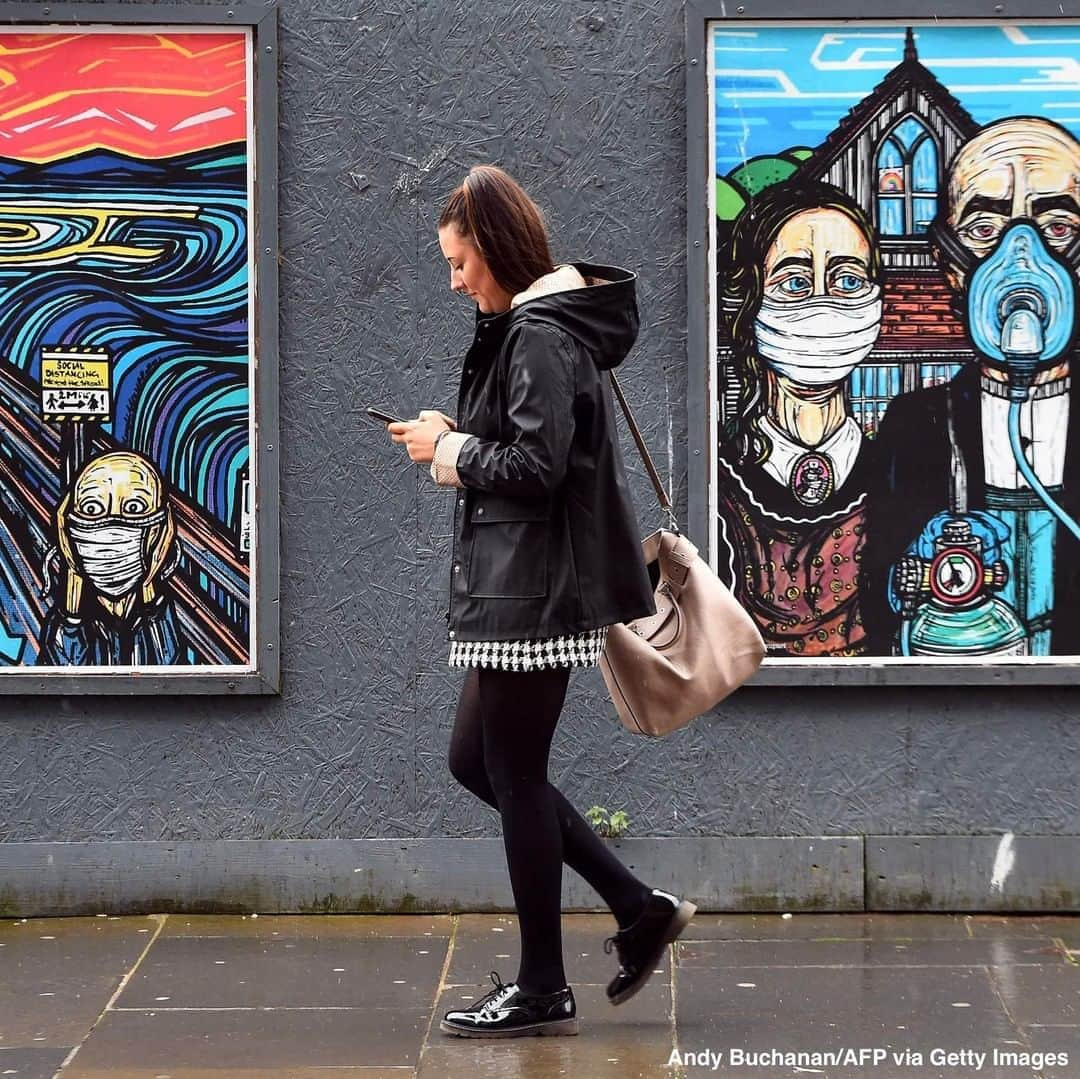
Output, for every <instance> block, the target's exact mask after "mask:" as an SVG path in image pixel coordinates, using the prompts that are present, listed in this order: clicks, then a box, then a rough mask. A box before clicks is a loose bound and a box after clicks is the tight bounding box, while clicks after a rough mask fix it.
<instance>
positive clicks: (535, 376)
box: [389, 165, 696, 1037]
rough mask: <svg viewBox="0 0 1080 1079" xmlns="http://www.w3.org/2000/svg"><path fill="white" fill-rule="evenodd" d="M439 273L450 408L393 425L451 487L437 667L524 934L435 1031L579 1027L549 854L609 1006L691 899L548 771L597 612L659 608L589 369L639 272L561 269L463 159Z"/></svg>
mask: <svg viewBox="0 0 1080 1079" xmlns="http://www.w3.org/2000/svg"><path fill="white" fill-rule="evenodd" d="M438 233H439V246H440V247H441V249H442V253H443V255H444V257H445V258H446V260H447V262H448V263H449V265H450V287H451V288H452V289H453V290H454V291H455V292H459V293H463V294H465V295H467V296H468V297H469V298H470V299H472V300H473V301H475V303H476V328H475V335H474V338H473V343H472V346H471V347H470V349H469V351H468V353H467V354H466V356H465V361H464V365H463V369H462V376H461V385H460V389H459V393H458V420H457V422H455V421H454V420H452V419H451V418H450V417H448V416H445V415H443V414H442V413H441V412H438V411H433V410H425V411H422V412H420V414H419V417H418V418H417V419H416V420H411V421H408V422H406V423H392V424H390V425H389V431H390V432H391V436H392V438H393V439H394V441H395V442H401V443H403V444H404V445H405V447H406V449H407V450H408V453H409V456H410V458H412V460H414V461H417V462H423V463H428V462H430V473H431V476H432V478H433V479H434V481H435V482H436V483H438V484H440V485H442V486H446V487H452V488H456V489H457V491H456V499H455V507H454V549H453V558H452V562H453V564H452V567H451V574H450V606H449V609H448V611H447V614H446V617H447V621H448V630H447V637H448V639H449V642H450V656H449V662H450V665H451V666H452V667H461V668H466V669H467V671H468V673H467V674H466V677H465V682H464V684H463V686H462V689H461V696H460V699H459V701H458V706H457V714H456V717H455V722H454V729H453V733H452V735H451V743H450V755H449V766H450V771H451V773H452V774H453V775H454V777H455V778H456V779H457V780H458V781H459V782H460V783H461V784H462V785H463V786H465V787H466V788H468V789H469V790H470V791H472V793H474V794H475V795H476V796H477V797H478V798H481V799H483V801H485V802H487V803H488V804H489V805H491V806H493V807H494V808H496V809H497V810H498V812H499V816H500V819H501V823H502V830H503V842H504V847H505V850H506V859H507V866H508V869H509V874H510V883H511V887H512V890H513V894H514V903H515V906H516V909H517V915H518V923H519V927H520V932H521V960H520V965H519V968H518V973H517V977H516V978H515V979H514V981H512V982H509V983H504V982H503V981H502V978H501V977H500V975H499V974H498V972H497V971H492V980H493V981H494V983H495V988H494V989H493V990H492V991H491V992H489V993H488V994H487V995H486V996H484V997H482V998H481V999H480V1000H478V1001H476V1002H475V1003H474V1004H473V1006H472V1007H470V1008H468V1009H459V1010H452V1011H448V1012H447V1013H446V1014H445V1015H444V1017H443V1019H442V1022H441V1023H440V1028H441V1029H442V1030H443V1031H445V1032H447V1033H450V1034H458V1035H462V1036H465V1037H515V1036H518V1035H523V1034H576V1033H577V1031H578V1025H577V1009H576V1005H575V1002H574V994H573V991H572V989H571V988H570V986H569V985H567V983H566V973H565V970H564V968H563V956H562V935H561V909H560V907H561V892H562V865H563V862H564V861H565V862H566V864H567V865H569V866H570V867H571V868H572V869H574V870H575V871H577V872H578V873H579V874H581V876H582V877H584V879H585V880H586V881H588V882H589V884H591V885H592V886H593V887H594V888H595V889H596V891H597V892H598V893H599V894H600V895H601V897H602V898H603V899H604V901H605V902H606V903H607V904H608V906H609V907H610V908H611V911H612V913H613V914H614V916H615V920H616V922H617V923H618V926H619V929H618V931H617V932H616V933H615V934H614V935H613V936H611V937H608V938H607V939H606V940H605V942H604V949H605V951H607V952H610V951H611V948H612V946H614V947H615V949H616V950H617V954H618V959H619V969H618V971H617V973H616V974H615V976H614V978H613V979H612V981H611V983H610V984H609V985H608V987H607V996H608V999H609V1000H610V1001H611V1002H612V1003H613V1004H620V1003H622V1001H624V1000H627V999H628V998H629V997H631V996H632V995H633V994H634V993H636V992H637V991H638V990H639V989H640V988H641V987H642V986H643V985H644V984H645V982H646V980H647V979H648V977H649V975H650V974H651V973H652V971H653V968H654V967H655V965H656V962H657V961H658V959H659V957H660V955H661V953H662V952H663V949H664V946H665V945H666V944H667V943H668V942H669V941H672V940H674V939H675V938H676V937H677V936H678V935H679V933H681V932H682V930H683V928H685V926H686V924H687V923H688V922H689V920H690V918H691V916H692V915H693V913H694V911H695V909H696V907H695V906H694V904H693V903H689V902H687V901H685V900H680V899H679V898H678V897H676V896H673V895H670V894H668V893H667V892H663V891H661V890H659V889H655V888H652V889H651V888H649V887H648V885H646V884H645V883H643V882H642V881H640V880H638V878H637V877H635V876H634V875H633V874H632V873H631V872H630V871H629V870H627V869H626V867H625V866H623V865H622V863H621V862H620V861H619V860H618V859H617V858H616V857H615V856H614V855H613V854H612V853H611V851H610V850H609V849H608V848H607V846H606V845H605V844H604V843H603V842H602V841H601V839H600V838H599V836H597V834H596V833H595V831H594V830H593V829H592V828H591V827H590V826H589V824H588V823H587V822H586V821H585V820H584V819H583V818H582V817H581V815H580V814H579V813H578V812H577V811H576V810H575V809H574V807H573V806H572V805H570V803H569V802H568V801H567V800H566V799H565V798H564V797H563V795H562V794H560V792H559V791H558V790H556V789H555V788H554V787H553V786H552V785H551V784H550V783H549V782H548V778H547V763H548V754H549V751H550V748H551V741H552V737H553V735H554V733H555V727H556V725H557V723H558V721H559V715H560V713H561V711H562V706H563V702H564V699H565V696H566V689H567V683H568V680H569V677H570V670H571V669H572V668H573V667H589V666H595V665H597V664H598V663H599V659H600V655H601V653H602V652H603V648H604V643H605V639H606V635H607V627H608V626H610V625H612V624H613V623H616V622H629V621H632V620H633V619H635V618H640V617H642V616H644V615H648V614H653V613H655V610H656V607H655V604H654V602H653V595H652V585H651V583H650V581H649V574H648V570H647V569H646V567H645V564H644V561H643V559H642V555H641V546H640V542H639V539H638V536H639V531H638V525H637V520H636V517H635V514H634V508H633V504H632V502H631V500H630V494H629V488H628V486H627V482H626V476H625V473H624V469H623V462H622V456H621V451H620V449H619V443H618V439H617V435H616V429H615V418H614V407H613V402H612V396H611V390H610V387H609V386H607V385H605V383H606V381H607V379H606V378H605V376H604V373H603V372H604V370H606V369H608V368H611V367H615V366H616V365H618V364H619V363H621V362H622V361H623V360H624V359H625V357H626V355H627V353H628V352H629V351H630V348H631V347H632V346H633V344H634V341H635V339H636V337H637V330H638V313H637V305H636V302H635V297H634V284H635V281H636V277H635V275H634V274H633V273H631V272H629V271H627V270H622V269H618V268H616V267H608V266H598V265H591V264H588V263H580V262H579V263H573V264H566V265H560V266H558V267H556V266H555V265H554V264H553V263H552V260H551V255H550V253H549V247H548V238H547V234H546V230H545V227H544V222H543V218H542V216H541V214H540V211H539V209H538V208H537V206H536V205H535V204H534V203H533V201H532V200H531V199H530V198H529V197H528V195H526V193H525V192H524V191H523V190H522V189H521V187H520V186H519V185H518V184H517V183H515V182H514V180H512V179H511V178H510V177H509V176H508V175H507V174H506V173H505V172H503V171H502V170H501V169H497V168H494V167H493V166H486V165H478V166H476V167H474V168H473V169H471V170H470V172H469V174H468V176H466V178H465V180H464V182H463V183H462V184H461V185H460V186H459V187H458V188H456V189H455V190H454V191H453V192H452V193H451V195H450V197H449V199H448V201H447V203H446V206H445V208H444V210H443V212H442V215H441V217H440V219H439V225H438Z"/></svg>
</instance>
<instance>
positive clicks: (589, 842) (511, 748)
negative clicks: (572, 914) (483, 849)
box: [449, 668, 649, 992]
mask: <svg viewBox="0 0 1080 1079" xmlns="http://www.w3.org/2000/svg"><path fill="white" fill-rule="evenodd" d="M492 675H495V676H496V677H494V678H492V677H490V676H492ZM482 676H483V678H484V689H485V707H484V710H483V711H484V715H486V716H489V717H490V722H489V723H488V728H489V729H490V737H489V739H488V740H485V725H484V722H482V720H481V707H480V680H481V677H482ZM568 678H569V671H568V670H566V669H565V668H563V669H559V668H556V669H555V670H541V671H533V672H528V673H524V672H501V671H489V670H485V671H483V675H481V672H480V671H479V670H477V669H475V668H473V669H471V670H470V671H469V672H468V674H467V676H466V679H465V684H464V685H463V687H462V690H461V696H460V698H459V701H458V709H457V716H456V719H455V723H454V732H453V735H452V737H451V743H450V762H449V763H450V770H451V772H452V773H453V775H454V777H455V778H456V779H457V780H458V781H459V782H460V783H462V785H463V786H465V787H467V788H468V789H469V790H470V791H472V792H473V793H474V794H476V795H477V797H479V798H481V799H482V800H483V801H485V802H487V803H488V804H489V805H492V806H495V807H496V808H499V809H500V815H501V816H503V819H504V825H503V837H504V843H505V844H506V848H507V860H508V863H509V865H510V869H511V883H512V885H514V893H515V901H517V898H518V895H519V885H520V890H521V892H522V893H523V894H526V898H525V904H526V908H527V909H526V910H525V911H522V908H521V903H520V902H519V903H518V914H519V919H520V921H521V925H522V970H521V975H520V977H521V980H522V981H524V983H525V985H526V987H527V988H528V989H530V990H532V991H537V992H539V991H541V989H540V987H541V986H542V985H548V984H551V983H552V982H555V981H558V984H557V985H555V988H559V987H561V985H562V984H563V981H564V980H565V979H564V976H563V974H562V968H561V939H560V940H559V941H553V940H549V941H548V942H547V946H546V948H545V947H544V943H543V940H542V936H543V932H544V931H543V930H538V931H537V932H536V933H535V934H534V933H533V931H532V927H533V926H534V925H536V926H544V925H545V924H547V925H548V926H549V927H550V923H551V917H552V914H551V912H552V910H554V911H555V912H556V916H555V925H556V927H557V929H560V928H561V923H560V920H559V918H560V916H561V910H559V907H560V899H561V894H560V893H561V862H560V863H556V864H555V868H556V869H557V870H558V873H557V875H556V874H555V873H553V872H552V869H551V866H552V859H553V857H554V856H555V855H553V854H552V851H553V850H554V851H555V852H556V853H557V854H559V857H560V858H564V859H565V861H566V863H567V864H568V865H569V866H571V868H573V869H574V870H575V871H576V872H578V873H580V874H581V876H582V877H583V878H584V879H585V880H587V881H588V882H589V883H590V884H591V885H592V886H593V887H594V888H595V889H596V890H597V892H599V893H600V895H601V896H602V897H603V899H604V900H605V902H606V903H607V904H608V906H609V907H611V910H612V913H613V914H614V915H615V917H616V920H617V921H618V923H619V925H620V927H624V926H626V925H629V924H630V923H631V922H633V921H634V919H635V918H636V917H637V916H638V914H639V913H640V911H641V909H642V908H643V906H644V903H645V900H646V898H647V897H648V895H649V889H648V887H647V886H646V885H645V884H643V883H642V882H641V881H640V880H638V879H637V878H636V877H635V876H634V875H633V874H632V873H630V872H629V870H627V869H626V867H625V866H623V865H622V863H621V862H620V861H619V860H618V859H617V858H616V857H615V856H614V855H613V854H612V853H611V851H610V850H609V849H608V847H607V845H606V844H605V843H604V842H603V841H602V840H601V839H600V838H599V837H598V836H597V834H596V832H595V831H594V830H593V829H592V828H591V827H590V826H589V824H588V823H587V822H586V821H585V820H584V819H583V818H582V817H581V816H580V814H578V813H577V811H576V810H575V809H574V808H573V806H571V805H570V803H569V802H567V800H566V799H565V798H564V797H563V795H562V794H561V793H560V792H559V791H557V790H556V789H555V788H554V787H552V786H551V785H550V784H549V783H548V782H547V755H548V751H549V749H550V744H551V737H552V735H553V734H554V729H555V725H556V723H557V722H558V718H559V714H560V712H561V709H562V704H563V701H564V699H565V694H566V684H567V681H568ZM488 742H490V745H491V747H492V748H491V749H488V748H487V747H488ZM488 757H490V758H491V760H492V761H493V762H494V771H495V774H496V777H497V778H496V780H495V782H496V787H502V788H506V789H508V790H509V791H510V792H512V797H511V796H510V795H508V796H507V797H506V798H504V799H503V803H504V805H503V806H500V802H499V798H498V797H497V796H496V793H495V789H493V787H492V782H491V780H490V779H489V778H488V773H489V771H491V770H492V765H490V764H488V763H487V761H488ZM518 775H521V776H522V777H523V779H524V782H518V781H517V780H516V779H515V777H516V776H518ZM518 787H521V788H522V789H523V790H524V802H525V804H526V806H528V805H529V804H534V803H535V804H536V806H537V807H538V809H534V810H532V811H530V810H528V809H527V808H526V809H524V810H521V809H520V807H521V806H522V801H523V795H522V794H521V793H519V792H518V791H517V788H518ZM545 790H546V792H547V793H546V798H545V794H544V792H545ZM506 806H508V807H509V808H508V809H506V811H505V812H504V808H505V807H506ZM552 808H553V809H554V814H555V819H556V822H557V824H558V829H559V833H560V839H561V842H559V843H555V842H554V841H553V835H552V834H551V833H544V834H543V836H542V837H538V836H537V833H536V830H535V829H531V828H529V827H528V826H526V828H525V830H524V832H525V844H524V849H525V854H524V855H519V850H520V847H521V844H520V843H519V842H518V838H519V833H520V832H521V829H520V828H518V827H516V826H517V823H518V819H519V818H520V819H525V820H526V821H527V820H528V817H529V813H530V812H537V811H539V812H540V814H541V818H542V819H544V817H545V815H547V819H550V811H551V809H552ZM519 810H520V811H519ZM507 814H509V815H510V817H511V818H512V819H511V821H510V828H509V830H508V829H507V824H506V817H507ZM538 843H539V848H538ZM559 848H561V853H559ZM538 849H539V854H540V860H539V862H537V860H536V855H537V852H538ZM529 861H531V862H532V865H531V868H530V867H529V865H528V862H529ZM516 863H520V864H519V865H518V869H517V871H516V873H515V864H516ZM515 876H516V877H517V880H516V881H515ZM537 877H538V878H539V879H540V882H541V883H540V887H539V891H538V892H536V891H535V890H534V885H533V883H532V881H533V879H534V878H537ZM552 879H554V899H552V885H551V880H552ZM534 899H535V900H536V901H537V902H536V903H534V902H533V900H534ZM534 906H535V907H536V908H537V910H538V911H539V915H538V917H535V918H534V917H533V907H534ZM546 931H547V932H550V929H548V930H546ZM526 934H528V940H527V939H526ZM560 938H561V933H560ZM534 942H535V943H534ZM555 943H559V944H560V947H558V949H557V950H556V953H555V954H556V957H557V959H558V965H557V966H552V965H551V959H552V956H551V946H552V944H555ZM536 955H539V956H540V959H539V961H537V960H536V959H535V958H534V957H535V956H536ZM545 968H546V969H545ZM559 979H563V980H562V981H559ZM534 983H535V984H534Z"/></svg>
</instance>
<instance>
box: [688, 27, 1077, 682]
mask: <svg viewBox="0 0 1080 1079" xmlns="http://www.w3.org/2000/svg"><path fill="white" fill-rule="evenodd" d="M709 48H710V53H711V56H710V60H711V65H712V66H711V70H710V72H709V85H710V88H711V105H712V110H711V112H712V137H711V139H710V149H711V155H712V162H713V164H714V166H715V169H714V172H715V188H714V190H713V191H711V192H710V206H711V207H712V209H713V211H714V215H715V216H714V221H715V230H716V231H715V237H714V240H715V243H714V246H713V249H712V250H713V256H714V268H715V279H714V288H715V292H714V296H713V304H712V309H713V312H714V313H715V329H716V352H715V363H716V367H717V378H716V379H715V380H714V382H715V385H716V386H717V396H716V399H715V401H714V402H713V403H712V404H713V408H714V419H715V430H716V432H717V454H716V461H717V465H716V480H715V484H714V492H715V500H714V510H715V513H716V537H717V551H718V558H717V568H718V571H719V572H720V574H721V576H722V577H724V578H725V579H726V580H728V581H729V583H730V584H731V586H732V587H733V589H734V590H735V592H736V594H737V596H738V597H739V599H740V600H741V602H742V603H743V604H744V605H745V606H746V607H747V608H748V609H749V610H750V611H751V612H752V613H753V615H754V617H755V618H756V620H757V622H758V624H759V626H760V627H761V630H762V633H763V635H764V636H765V639H766V641H767V644H768V646H769V651H770V654H771V655H773V656H776V657H800V658H801V657H819V658H821V659H824V660H830V659H832V660H839V659H843V658H846V657H859V656H895V657H913V658H914V659H917V660H918V661H919V662H934V661H936V660H941V659H943V658H967V657H987V658H993V657H1019V656H1030V657H1039V656H1042V657H1048V656H1077V655H1080V523H1078V520H1080V409H1078V407H1077V406H1074V405H1073V403H1072V397H1073V392H1072V364H1073V363H1074V362H1075V360H1074V355H1075V352H1076V348H1077V336H1078V330H1080V309H1078V278H1080V139H1078V138H1077V134H1076V133H1077V132H1080V107H1078V105H1080V34H1078V33H1077V29H1076V28H1075V27H1065V26H1061V25H1058V26H1042V25H1039V26H1024V25H1010V26H1002V25H993V26H991V25H979V24H975V25H973V24H970V23H969V24H967V25H965V26H949V25H941V24H934V25H931V26H918V25H916V26H913V27H904V26H895V25H887V26H864V25H860V26H858V28H857V29H856V28H853V27H852V26H850V25H848V26H807V25H806V24H802V25H799V26H783V25H779V24H773V25H770V26H752V25H743V24H740V25H739V26H738V27H737V28H734V27H731V26H729V25H717V24H715V23H714V24H710V35H709Z"/></svg>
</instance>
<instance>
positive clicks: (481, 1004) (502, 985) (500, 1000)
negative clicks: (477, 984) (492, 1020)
mask: <svg viewBox="0 0 1080 1079" xmlns="http://www.w3.org/2000/svg"><path fill="white" fill-rule="evenodd" d="M491 980H492V981H493V982H494V983H495V988H494V989H492V990H491V991H490V992H489V993H488V994H487V995H486V996H484V997H481V999H480V1000H478V1001H477V1002H476V1010H477V1011H481V1012H493V1011H495V1010H496V1009H497V1008H498V1007H499V1006H500V1005H502V1004H504V1003H505V1002H506V1001H507V1000H509V998H510V997H512V996H513V995H514V994H515V993H516V992H517V983H516V982H504V981H503V980H502V978H501V977H500V976H499V972H498V971H497V970H493V971H491Z"/></svg>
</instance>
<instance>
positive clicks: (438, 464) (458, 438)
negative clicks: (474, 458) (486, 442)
mask: <svg viewBox="0 0 1080 1079" xmlns="http://www.w3.org/2000/svg"><path fill="white" fill-rule="evenodd" d="M473 437H474V436H473V435H470V434H467V433H466V432H465V431H448V432H447V433H446V434H445V435H443V436H442V437H441V438H440V439H439V444H438V445H437V446H436V447H435V456H434V457H433V458H432V459H431V468H430V470H429V471H430V472H431V478H432V479H433V480H434V481H435V482H436V483H437V484H439V485H440V486H443V487H464V486H465V484H464V483H462V482H461V477H460V476H459V475H458V473H457V462H458V454H459V453H461V447H462V446H464V445H465V443H466V442H468V441H469V439H470V438H473Z"/></svg>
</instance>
